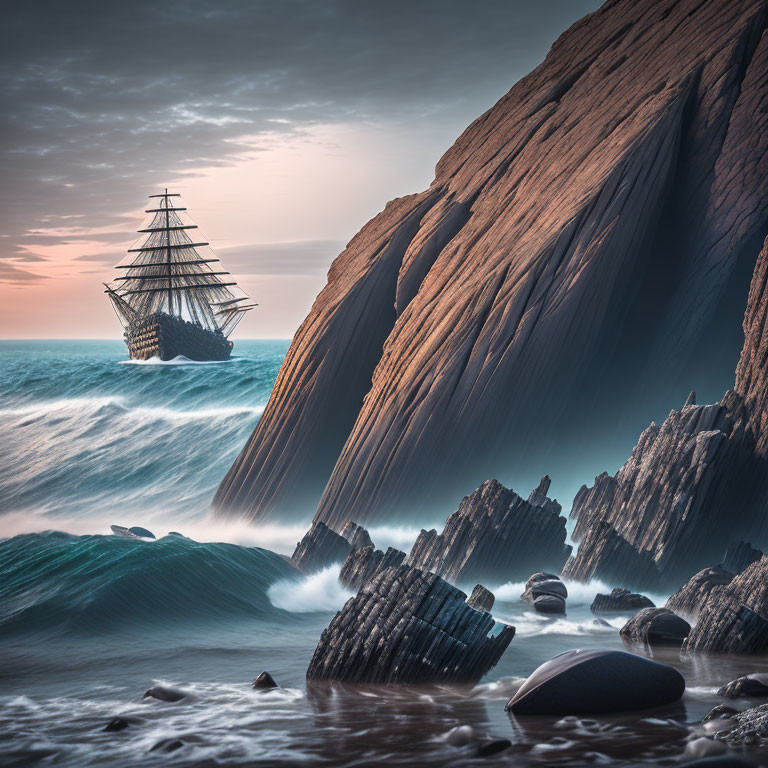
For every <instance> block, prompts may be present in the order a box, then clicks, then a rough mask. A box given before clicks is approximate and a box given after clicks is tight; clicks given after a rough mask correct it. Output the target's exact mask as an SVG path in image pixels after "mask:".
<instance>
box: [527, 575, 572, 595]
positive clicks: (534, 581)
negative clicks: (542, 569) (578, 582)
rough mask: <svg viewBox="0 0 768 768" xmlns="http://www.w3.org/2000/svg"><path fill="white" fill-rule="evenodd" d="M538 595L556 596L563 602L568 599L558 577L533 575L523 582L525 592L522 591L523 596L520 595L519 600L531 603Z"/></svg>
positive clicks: (566, 590)
mask: <svg viewBox="0 0 768 768" xmlns="http://www.w3.org/2000/svg"><path fill="white" fill-rule="evenodd" d="M542 577H545V578H542ZM540 595H557V596H558V597H562V598H563V600H565V599H567V597H568V588H567V587H566V586H565V584H563V582H562V581H560V577H559V576H551V575H550V574H545V573H534V574H533V576H531V577H530V578H529V579H528V581H526V582H525V590H524V591H523V594H522V595H520V599H521V600H528V601H530V602H533V601H534V600H535V599H536V598H537V597H539V596H540Z"/></svg>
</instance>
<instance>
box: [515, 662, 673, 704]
mask: <svg viewBox="0 0 768 768" xmlns="http://www.w3.org/2000/svg"><path fill="white" fill-rule="evenodd" d="M684 690H685V680H683V677H682V675H681V674H680V673H679V672H678V671H677V670H675V669H673V668H672V667H668V666H667V665H665V664H659V663H657V662H655V661H651V660H650V659H646V658H643V657H641V656H635V655H634V654H632V653H624V652H622V651H581V650H578V651H568V652H567V653H561V654H560V655H559V656H555V658H553V659H550V660H549V661H548V662H546V663H545V664H542V665H541V666H540V667H538V669H536V670H534V672H533V673H532V674H531V676H530V677H529V678H528V679H527V680H526V681H525V682H524V683H523V685H522V686H521V687H520V689H519V690H518V692H517V693H516V694H515V695H514V696H513V697H512V698H511V699H510V700H509V703H508V704H507V709H508V710H509V711H511V712H512V713H513V714H515V715H580V714H599V713H602V712H622V711H628V710H634V709H648V708H650V707H658V706H662V705H663V704H669V703H671V702H673V701H677V700H678V699H679V698H680V697H681V696H682V695H683V691H684Z"/></svg>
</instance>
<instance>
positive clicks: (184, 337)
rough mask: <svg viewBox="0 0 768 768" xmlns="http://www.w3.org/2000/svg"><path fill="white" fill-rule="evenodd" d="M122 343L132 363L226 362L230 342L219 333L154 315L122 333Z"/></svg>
mask: <svg viewBox="0 0 768 768" xmlns="http://www.w3.org/2000/svg"><path fill="white" fill-rule="evenodd" d="M125 342H126V344H127V345H128V354H129V355H130V357H131V359H132V360H149V359H150V358H153V357H157V358H160V360H173V358H175V357H179V356H182V357H186V358H188V359H190V360H198V361H206V360H229V356H230V354H231V353H232V342H231V341H229V339H227V338H226V336H224V335H223V334H222V333H216V332H214V331H209V330H208V329H207V328H203V327H201V326H200V325H198V324H196V323H190V322H188V321H187V320H182V319H181V318H180V317H174V316H173V315H168V314H166V313H165V312H156V313H154V314H152V315H146V316H144V317H137V318H135V319H134V320H132V321H131V322H130V323H129V325H128V327H127V328H126V330H125Z"/></svg>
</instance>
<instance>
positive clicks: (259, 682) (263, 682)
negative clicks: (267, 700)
mask: <svg viewBox="0 0 768 768" xmlns="http://www.w3.org/2000/svg"><path fill="white" fill-rule="evenodd" d="M252 687H253V688H258V689H260V690H268V689H270V688H279V687H280V686H279V685H278V684H277V683H276V682H275V681H274V679H273V677H272V675H270V674H269V672H262V673H261V674H260V675H259V676H258V677H257V678H256V679H255V680H254V681H253V686H252Z"/></svg>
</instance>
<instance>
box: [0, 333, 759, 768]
mask: <svg viewBox="0 0 768 768" xmlns="http://www.w3.org/2000/svg"><path fill="white" fill-rule="evenodd" d="M287 346H288V344H287V342H285V341H240V342H237V343H236V347H235V357H234V358H233V359H232V360H231V361H229V362H226V363H211V364H193V363H189V362H186V363H185V362H184V361H174V362H172V363H168V364H163V363H153V362H150V363H144V364H136V363H129V362H126V360H125V348H124V345H123V344H122V343H121V342H117V341H115V342H102V341H98V342H97V341H93V342H83V341H66V342H65V341H61V342H59V341H56V342H43V341H39V342H38V341H34V342H26V341H25V342H0V382H1V386H0V537H2V538H0V659H1V660H2V662H1V663H0V765H18V766H27V765H66V766H70V765H71V766H103V765H110V766H111V767H113V768H118V767H119V766H138V765H142V766H144V765H184V766H187V765H189V766H214V765H216V766H219V765H223V766H228V765H235V766H275V765H306V764H313V765H314V764H321V765H328V766H369V765H401V766H412V765H420V766H422V765H423V766H443V765H446V764H451V765H479V764H482V765H488V764H502V765H504V764H506V765H515V766H518V765H523V766H527V765H538V766H543V765H573V766H576V765H585V764H612V765H647V764H650V763H652V764H654V765H663V764H669V765H674V764H676V763H677V761H678V759H679V757H680V755H681V754H682V753H683V750H684V748H685V738H686V736H687V735H688V732H689V731H688V728H689V726H690V725H691V724H693V723H695V722H697V721H698V720H699V719H700V718H701V717H702V715H703V714H704V713H705V712H706V711H707V710H708V709H710V708H711V707H712V706H714V704H716V703H719V702H720V701H721V700H720V699H718V697H717V696H716V691H717V688H719V687H720V686H721V685H723V684H724V683H725V682H727V681H728V680H731V679H733V678H735V677H737V676H739V675H742V674H745V673H748V672H753V671H758V670H761V669H762V670H763V671H765V670H766V669H768V664H767V663H766V661H759V660H757V661H756V660H750V661H748V662H747V661H745V660H739V659H696V660H695V661H680V660H679V658H678V657H677V655H676V654H674V652H670V653H662V654H660V655H657V657H658V658H661V659H662V660H666V661H668V662H669V663H673V664H674V665H675V666H676V667H677V668H678V669H680V671H681V672H682V673H683V675H684V677H685V678H686V681H687V685H688V689H687V691H686V694H685V697H684V698H683V700H682V701H681V702H680V703H678V704H676V705H674V706H672V707H669V708H667V709H665V710H662V711H660V712H659V711H655V712H653V713H649V714H642V715H640V716H638V715H637V714H636V713H633V714H625V715H621V714H617V715H612V716H610V717H598V718H589V719H586V718H585V719H581V720H578V721H576V722H572V721H561V720H558V719H557V718H527V719H519V720H515V719H514V718H510V717H509V716H508V715H507V714H506V712H505V711H504V704H505V703H506V701H507V700H508V698H509V697H510V696H511V695H512V693H513V692H514V691H515V690H516V689H517V687H518V686H519V685H520V684H521V682H522V681H523V679H524V678H525V677H526V676H527V675H528V674H530V672H531V671H532V670H533V669H534V668H535V667H536V666H538V665H539V664H541V663H543V662H544V661H546V660H547V659H549V658H551V657H552V656H554V655H556V654H557V653H560V652H562V651H565V650H569V649H571V648H577V647H580V648H614V649H620V648H622V647H623V646H622V644H621V641H620V639H619V635H618V629H619V628H620V627H621V626H622V625H623V623H624V622H625V621H626V619H627V618H628V617H627V616H615V617H612V618H610V620H609V621H610V624H609V625H607V626H606V625H605V624H599V623H596V622H595V621H594V617H593V616H592V615H591V613H590V612H589V605H590V603H591V601H592V599H593V597H594V595H595V594H596V593H597V592H598V591H600V590H605V589H606V586H605V585H601V584H599V583H592V584H588V585H579V584H569V590H570V596H569V601H568V614H567V616H565V617H560V618H550V617H545V616H542V615H539V614H536V613H534V612H532V611H531V610H530V607H529V606H527V605H525V604H523V603H521V602H520V601H519V595H520V592H521V591H522V585H521V584H505V585H487V586H489V587H491V588H492V589H493V590H494V591H495V593H496V597H497V605H496V608H495V610H494V615H495V616H496V618H497V619H499V620H501V621H506V622H508V623H511V624H513V625H515V626H516V627H517V634H516V636H515V638H514V640H513V641H512V644H511V646H510V648H509V649H508V651H507V652H506V654H505V655H504V656H503V658H502V659H501V661H500V663H499V665H498V666H497V667H496V668H495V669H494V670H492V671H491V673H490V674H489V675H488V676H487V678H486V679H484V680H482V681H481V682H480V683H479V684H478V685H476V686H473V687H444V686H431V687H422V688H410V687H389V688H370V687H355V688H350V687H330V688H329V687H325V686H310V687H308V686H307V684H306V681H305V672H306V668H307V664H308V662H309V659H310V658H311V655H312V652H313V650H314V648H315V645H316V644H317V641H318V639H319V636H320V633H321V632H322V630H323V628H324V627H325V626H326V625H327V623H328V622H329V621H330V619H331V617H332V616H333V614H334V612H335V611H337V610H338V609H339V608H341V606H342V605H343V604H344V602H345V600H346V599H347V598H348V597H349V596H350V594H349V593H348V592H347V591H345V590H344V589H343V588H342V587H341V586H340V585H339V583H338V580H337V575H338V569H339V566H340V564H336V565H335V566H332V567H329V568H327V569H326V570H324V571H322V572H320V573H317V574H314V575H312V576H309V577H298V576H297V575H296V573H295V571H294V570H293V569H292V568H291V567H290V566H289V565H288V564H287V563H286V562H285V559H284V558H283V557H282V555H286V554H290V553H291V552H292V550H293V547H294V546H295V543H296V541H297V540H298V539H299V538H300V537H301V536H302V535H303V533H304V530H305V529H306V526H307V525H308V523H309V521H310V520H311V517H312V512H313V510H307V515H306V521H305V523H302V524H301V525H297V524H295V523H292V524H291V525H280V524H279V522H278V523H273V524H270V525H262V526H253V525H248V524H245V523H225V522H222V521H219V520H217V519H216V518H215V517H213V516H212V515H211V513H210V502H211V499H212V497H213V493H214V492H215V489H216V486H217V484H218V482H219V481H220V479H221V478H222V476H223V475H224V473H225V472H226V470H227V469H228V467H229V466H230V464H231V463H232V461H233V459H234V457H235V456H236V454H237V452H238V451H239V450H240V448H241V447H242V445H243V443H244V442H245V440H246V439H247V437H248V435H249V434H250V432H251V430H252V429H253V427H254V425H255V424H256V423H257V421H258V418H259V416H260V414H261V412H262V411H263V409H264V406H265V405H266V403H267V400H268V398H269V393H270V389H271V387H272V385H273V383H274V380H275V377H276V375H277V372H278V368H279V365H280V362H281V360H282V358H283V356H284V354H285V352H286V350H287ZM452 511H453V510H446V516H447V515H448V514H450V512H452ZM111 524H119V525H125V526H133V525H141V526H144V527H146V528H149V529H150V530H152V531H153V532H154V533H155V535H156V536H157V537H158V538H157V540H156V541H142V540H129V539H122V538H118V537H115V536H112V535H110V528H109V526H110V525H111ZM171 531H174V532H178V533H180V534H182V535H181V536H176V535H174V536H168V535H167V534H168V533H169V532H171ZM417 533H418V528H413V529H408V528H403V527H392V528H387V527H377V528H372V529H371V535H372V537H373V539H374V541H375V543H376V544H377V546H380V547H386V546H389V545H394V546H398V547H400V548H401V549H407V548H408V547H409V546H410V543H411V542H412V541H413V539H414V538H415V537H416V535H417ZM466 586H469V587H470V588H471V586H472V585H466ZM652 598H653V599H654V600H655V601H656V602H657V604H663V601H664V600H665V598H666V596H664V595H654V596H652ZM264 670H267V671H269V672H270V674H271V675H272V676H273V677H274V678H275V680H276V681H277V682H278V683H279V685H280V688H278V689H275V690H273V691H268V692H260V691H255V690H253V689H252V688H251V682H252V681H253V680H254V679H255V678H256V677H257V675H258V674H259V673H260V672H262V671H264ZM158 684H162V685H167V686H172V687H175V688H179V689H181V690H182V691H183V692H184V693H185V694H186V695H185V697H184V698H183V699H182V700H181V701H178V702H163V701H157V700H154V699H151V698H150V699H143V698H142V694H143V693H144V691H145V690H147V689H148V688H150V687H152V686H153V685H158ZM116 717H122V718H124V719H126V720H127V721H128V722H129V726H128V727H127V728H126V729H125V730H122V731H119V732H110V731H106V730H105V726H106V725H107V724H108V723H109V722H110V721H111V720H112V719H113V718H116ZM457 725H470V726H472V727H473V729H474V730H475V732H476V734H477V735H478V736H479V737H483V738H485V737H494V738H508V739H510V740H511V741H512V742H513V747H512V749H510V750H508V751H507V752H505V753H502V754H501V755H498V756H496V757H494V758H492V759H491V760H490V761H489V760H488V759H480V758H477V757H476V756H475V752H474V748H473V747H471V746H465V747H456V746H452V745H451V744H450V743H448V742H447V741H446V738H445V734H446V733H447V732H448V731H449V730H450V729H451V728H453V727H454V726H457Z"/></svg>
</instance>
